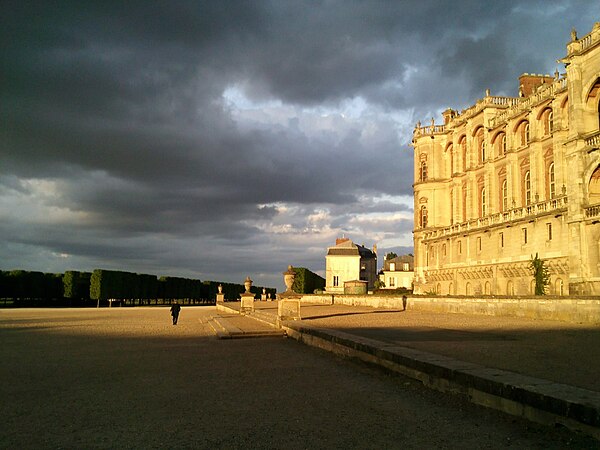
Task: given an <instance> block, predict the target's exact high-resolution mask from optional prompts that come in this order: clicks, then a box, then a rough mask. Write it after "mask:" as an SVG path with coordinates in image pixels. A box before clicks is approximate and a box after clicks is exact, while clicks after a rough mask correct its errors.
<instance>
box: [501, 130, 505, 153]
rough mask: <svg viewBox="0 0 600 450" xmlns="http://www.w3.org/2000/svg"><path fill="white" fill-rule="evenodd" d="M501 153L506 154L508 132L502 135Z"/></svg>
mask: <svg viewBox="0 0 600 450" xmlns="http://www.w3.org/2000/svg"><path fill="white" fill-rule="evenodd" d="M500 154H501V155H502V156H504V155H506V134H502V136H501V137H500Z"/></svg>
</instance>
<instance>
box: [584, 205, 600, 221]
mask: <svg viewBox="0 0 600 450" xmlns="http://www.w3.org/2000/svg"><path fill="white" fill-rule="evenodd" d="M585 217H586V218H588V219H590V218H592V217H600V204H598V205H592V206H588V207H587V208H585Z"/></svg>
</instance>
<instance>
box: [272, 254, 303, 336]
mask: <svg viewBox="0 0 600 450" xmlns="http://www.w3.org/2000/svg"><path fill="white" fill-rule="evenodd" d="M295 277H296V272H295V271H294V268H293V267H292V266H288V270H287V271H286V272H283V281H284V283H285V286H286V288H287V290H286V291H285V292H284V293H283V294H277V326H278V327H281V324H282V322H285V321H286V320H300V319H301V317H300V298H302V296H301V295H299V294H296V293H295V292H294V290H293V289H292V286H293V285H294V279H295Z"/></svg>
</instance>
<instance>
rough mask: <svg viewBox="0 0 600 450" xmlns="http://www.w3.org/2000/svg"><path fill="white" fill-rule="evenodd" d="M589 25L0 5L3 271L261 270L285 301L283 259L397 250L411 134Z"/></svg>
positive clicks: (166, 7)
mask: <svg viewBox="0 0 600 450" xmlns="http://www.w3.org/2000/svg"><path fill="white" fill-rule="evenodd" d="M599 12H600V7H598V6H597V5H596V4H594V3H593V2H585V1H583V0H573V1H570V2H562V1H560V2H559V1H543V2H542V1H534V2H520V1H498V2H492V3H490V2H480V1H467V2H460V3H459V4H452V5H450V4H449V3H448V2H442V1H428V2H423V1H409V2H403V3H402V4H395V3H393V2H388V1H371V2H339V1H328V2H319V1H317V2H287V1H264V2H196V1H182V2H175V3H173V2H152V3H148V2H137V1H132V2H126V3H122V2H95V3H89V2H83V3H81V2H60V4H55V3H50V2H33V1H32V2H28V1H18V2H17V1H8V2H3V4H2V10H1V11H0V13H1V14H0V39H1V41H2V42H3V46H2V48H1V50H0V64H1V67H2V73H3V83H2V88H1V91H0V124H1V127H0V150H1V151H0V218H2V222H1V223H2V227H1V231H2V239H1V240H0V249H1V250H2V253H3V262H2V267H1V268H4V269H8V268H12V267H22V268H30V269H38V270H49V271H51V270H56V271H58V270H64V269H65V268H67V269H68V268H81V269H89V268H93V267H95V266H102V267H112V268H122V269H125V270H136V271H151V272H152V273H158V274H163V273H165V274H167V273H168V274H181V275H190V276H199V277H203V278H212V279H217V278H219V279H223V280H234V281H235V280H237V279H238V278H240V277H245V276H246V275H247V274H248V273H247V272H248V271H255V272H256V273H259V274H260V277H262V279H263V280H265V281H264V282H262V283H263V284H267V281H268V282H269V283H274V284H279V285H280V283H281V282H280V273H279V272H280V271H281V270H282V268H283V269H285V267H286V266H287V264H288V263H289V262H293V263H294V264H297V265H306V266H307V267H311V268H312V269H313V270H322V269H323V268H324V252H325V248H326V247H327V246H328V245H331V243H332V242H333V240H334V239H335V236H336V235H337V234H341V233H342V232H347V233H349V234H356V235H352V236H351V237H353V238H355V239H356V240H357V241H359V242H362V241H364V242H365V243H367V244H368V245H371V244H372V243H374V242H375V241H380V242H381V244H382V245H381V247H382V248H387V247H389V248H410V230H411V222H410V220H411V219H412V213H411V210H410V206H408V205H410V197H411V194H412V187H411V185H412V182H413V180H412V173H413V169H412V151H411V148H410V147H409V146H408V143H409V142H410V138H411V132H412V126H413V124H414V123H415V122H416V121H417V120H428V118H429V117H431V116H437V115H438V114H439V111H441V110H442V109H444V108H446V107H448V106H451V107H454V108H459V109H460V108H462V107H465V106H468V105H469V104H471V103H472V102H473V101H474V100H475V99H476V98H477V97H480V96H482V95H483V92H484V90H485V89H486V88H490V89H492V91H493V92H494V93H504V94H508V95H514V94H515V93H516V86H517V81H516V79H517V77H518V75H520V73H522V72H525V71H529V72H549V71H553V68H554V67H555V62H554V61H555V59H556V58H558V57H560V56H562V53H563V52H564V45H565V43H566V40H567V39H568V35H569V34H568V33H569V30H570V28H571V26H576V27H578V28H579V29H580V32H582V33H584V32H587V31H589V29H590V28H591V25H592V22H593V18H594V17H596V18H597V17H599V16H600V14H599ZM232 87H234V88H236V89H237V92H238V93H239V95H240V96H242V97H243V98H241V99H238V100H237V103H236V102H235V101H233V102H232V101H230V99H227V98H226V95H225V94H226V92H227V90H228V89H231V88H232ZM437 117H439V116H437ZM400 197H402V198H404V199H405V200H404V201H402V202H399V201H398V198H400ZM406 199H408V201H406ZM386 217H387V219H386ZM390 217H393V218H394V219H393V220H391V219H389V218H390ZM398 242H401V244H399V243H398ZM386 246H387V247H386ZM292 259H293V260H294V261H290V260H292ZM257 281H259V282H260V280H257Z"/></svg>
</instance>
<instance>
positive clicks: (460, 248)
mask: <svg viewBox="0 0 600 450" xmlns="http://www.w3.org/2000/svg"><path fill="white" fill-rule="evenodd" d="M458 254H459V255H462V241H458Z"/></svg>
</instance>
